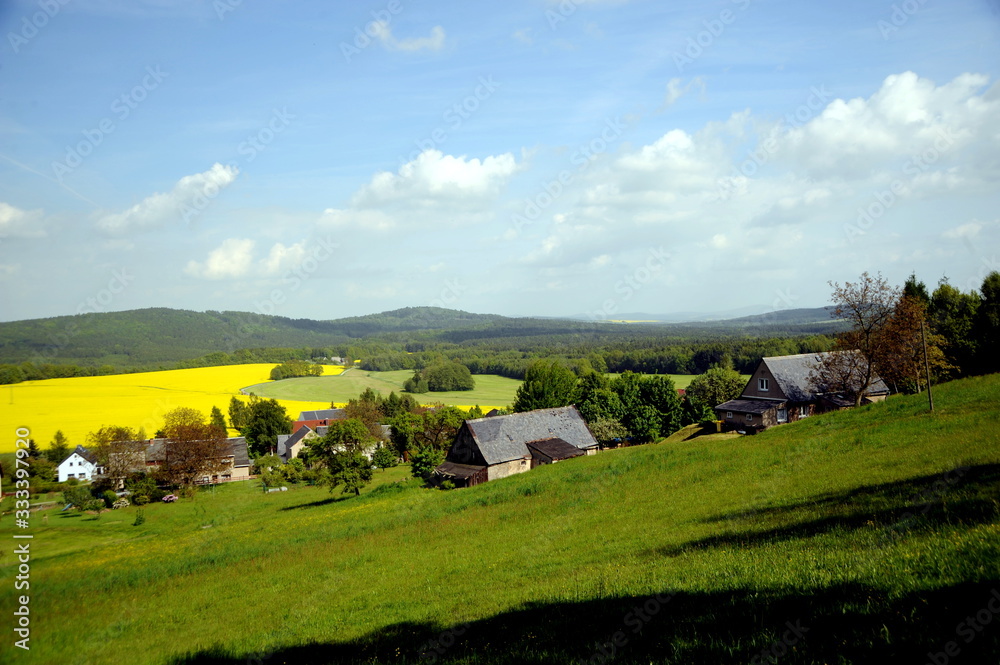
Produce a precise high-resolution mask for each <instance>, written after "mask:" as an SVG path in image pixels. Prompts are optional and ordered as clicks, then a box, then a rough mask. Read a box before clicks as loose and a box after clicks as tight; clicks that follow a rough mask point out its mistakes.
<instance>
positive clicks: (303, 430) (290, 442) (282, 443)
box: [278, 425, 312, 456]
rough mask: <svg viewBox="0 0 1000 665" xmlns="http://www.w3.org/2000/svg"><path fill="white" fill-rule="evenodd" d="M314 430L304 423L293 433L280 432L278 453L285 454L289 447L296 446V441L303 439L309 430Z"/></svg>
mask: <svg viewBox="0 0 1000 665" xmlns="http://www.w3.org/2000/svg"><path fill="white" fill-rule="evenodd" d="M311 431H312V430H311V429H309V427H308V426H306V425H303V426H302V427H300V428H298V429H297V430H295V432H294V433H293V434H279V435H278V454H279V455H282V456H284V454H285V453H286V452H287V451H288V449H289V448H291V447H292V446H294V445H295V444H296V443H298V442H299V441H301V440H302V439H303V438H305V436H306V435H307V434H309V432H311Z"/></svg>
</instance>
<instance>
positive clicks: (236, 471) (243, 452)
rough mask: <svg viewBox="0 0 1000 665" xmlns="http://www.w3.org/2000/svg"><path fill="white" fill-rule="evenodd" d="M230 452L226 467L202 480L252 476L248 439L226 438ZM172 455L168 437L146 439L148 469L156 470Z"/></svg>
mask: <svg viewBox="0 0 1000 665" xmlns="http://www.w3.org/2000/svg"><path fill="white" fill-rule="evenodd" d="M226 443H227V444H228V446H229V448H228V452H229V454H228V455H226V456H225V464H226V468H225V469H224V470H223V471H222V472H221V473H217V474H214V475H212V476H211V477H209V476H205V477H204V478H202V479H201V481H200V482H203V483H209V482H212V483H219V482H228V481H230V480H248V479H249V478H250V470H251V466H252V465H251V463H250V453H249V451H248V450H247V440H246V437H243V436H234V437H230V438H228V439H226ZM169 455H170V442H169V440H168V439H149V440H148V441H146V450H145V458H146V471H147V472H152V471H155V470H156V469H157V468H159V466H160V465H161V464H163V463H164V462H165V461H166V459H167V457H168V456H169Z"/></svg>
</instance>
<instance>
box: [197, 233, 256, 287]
mask: <svg viewBox="0 0 1000 665" xmlns="http://www.w3.org/2000/svg"><path fill="white" fill-rule="evenodd" d="M253 248H254V241H253V240H250V239H247V238H229V239H227V240H225V241H223V243H222V245H220V246H219V247H218V248H216V249H213V250H212V251H211V252H209V254H208V258H207V259H206V260H205V262H204V263H198V262H197V261H190V262H188V264H187V267H186V268H185V269H184V272H186V273H187V274H189V275H192V276H194V277H204V278H206V279H227V278H233V277H243V276H245V275H247V274H249V273H250V269H251V268H252V267H253Z"/></svg>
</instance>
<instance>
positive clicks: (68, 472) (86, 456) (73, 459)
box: [59, 446, 97, 482]
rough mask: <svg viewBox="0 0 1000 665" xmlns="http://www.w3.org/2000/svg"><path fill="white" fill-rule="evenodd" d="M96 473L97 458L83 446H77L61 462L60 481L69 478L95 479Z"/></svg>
mask: <svg viewBox="0 0 1000 665" xmlns="http://www.w3.org/2000/svg"><path fill="white" fill-rule="evenodd" d="M95 475H97V460H96V459H95V458H94V456H93V455H91V454H90V453H89V452H88V451H87V449H86V448H84V447H83V446H77V447H76V450H74V451H73V452H72V453H70V456H69V457H67V458H66V459H64V460H63V461H62V463H61V464H59V482H65V481H66V480H68V479H69V478H78V479H79V480H93V479H94V476H95Z"/></svg>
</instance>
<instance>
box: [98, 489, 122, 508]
mask: <svg viewBox="0 0 1000 665" xmlns="http://www.w3.org/2000/svg"><path fill="white" fill-rule="evenodd" d="M101 498H102V499H104V505H105V506H106V507H108V508H111V507H112V506H114V505H115V501H117V500H118V495H117V494H115V493H114V492H112V491H111V490H104V491H103V492H101Z"/></svg>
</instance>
